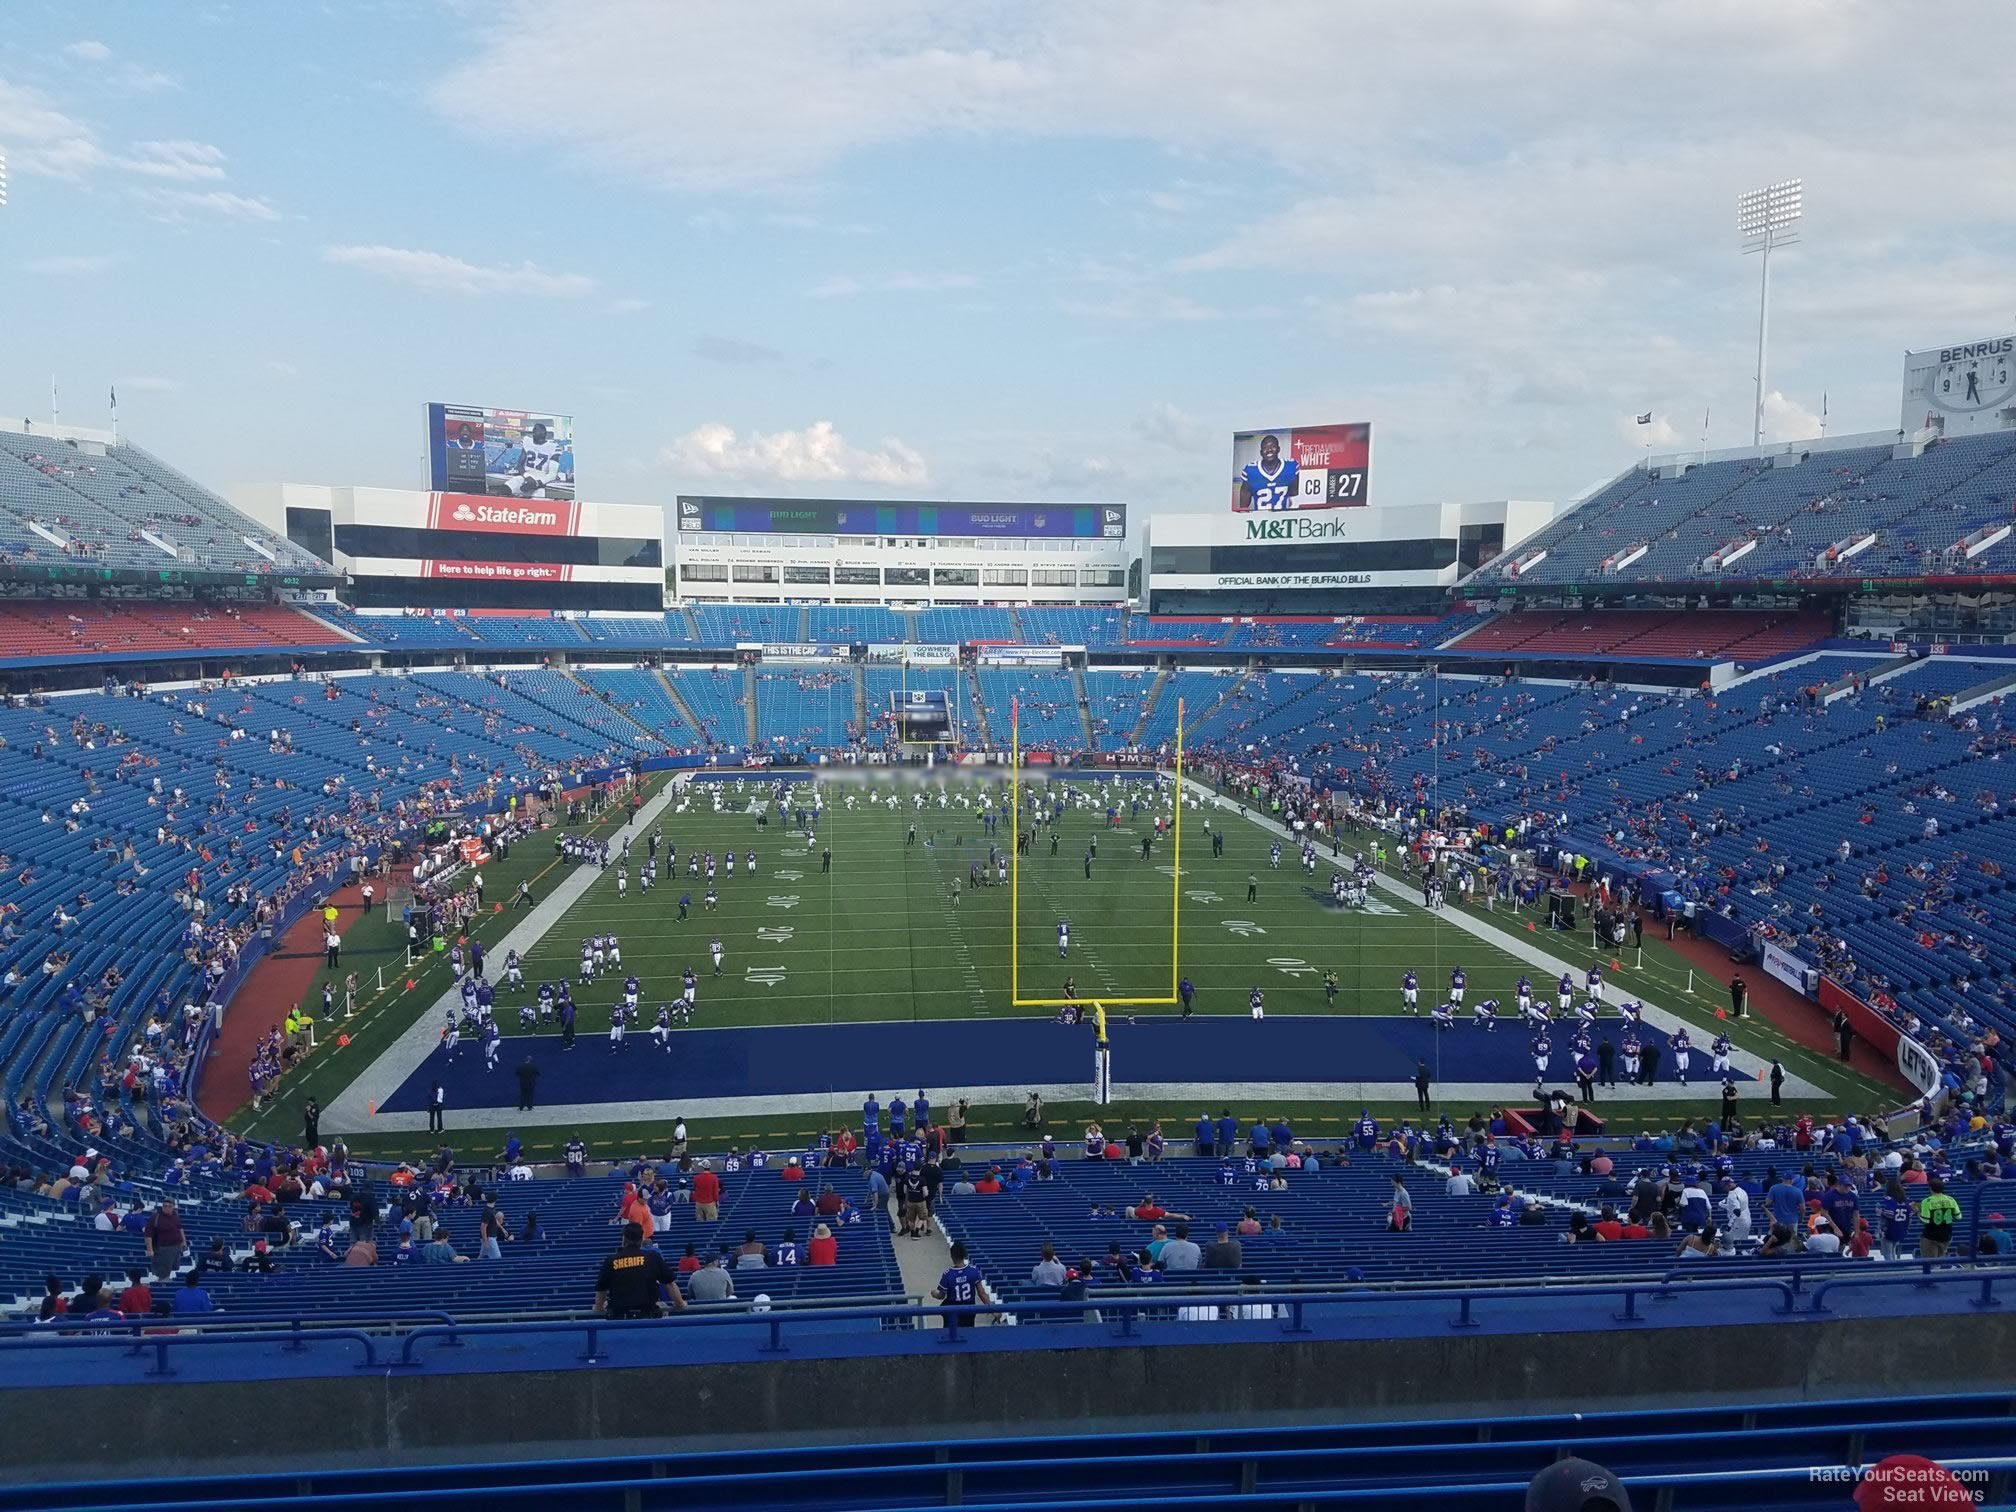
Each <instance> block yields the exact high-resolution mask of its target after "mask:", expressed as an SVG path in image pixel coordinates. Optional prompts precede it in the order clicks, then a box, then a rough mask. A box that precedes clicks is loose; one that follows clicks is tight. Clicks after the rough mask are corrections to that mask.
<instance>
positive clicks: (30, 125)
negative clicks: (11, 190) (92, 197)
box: [0, 79, 105, 180]
mask: <svg viewBox="0 0 2016 1512" xmlns="http://www.w3.org/2000/svg"><path fill="white" fill-rule="evenodd" d="M0 142H5V143H6V144H7V164H8V166H9V167H10V168H12V169H13V170H14V171H15V172H17V173H29V174H36V175H39V176H41V177H44V178H55V179H72V180H74V179H80V178H82V177H83V176H84V175H85V174H87V173H90V172H92V171H93V170H94V169H97V168H101V167H103V166H104V164H105V150H104V148H102V147H100V146H99V145H98V142H97V138H96V136H95V134H94V133H93V132H92V130H91V128H90V127H89V126H87V125H85V124H84V123H83V122H82V121H79V120H77V119H76V118H75V117H73V116H69V115H66V114H64V112H62V111H61V110H58V109H57V108H56V107H55V105H54V104H52V103H51V102H50V100H49V98H48V96H46V95H44V94H43V93H41V92H40V91H39V90H35V89H30V88H28V87H27V86H25V85H20V84H12V83H9V82H8V81H7V80H5V79H0Z"/></svg>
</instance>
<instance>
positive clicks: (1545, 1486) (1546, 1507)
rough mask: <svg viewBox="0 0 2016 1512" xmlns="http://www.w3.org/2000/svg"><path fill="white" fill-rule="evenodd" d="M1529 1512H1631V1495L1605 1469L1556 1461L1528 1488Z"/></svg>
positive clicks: (1579, 1462)
mask: <svg viewBox="0 0 2016 1512" xmlns="http://www.w3.org/2000/svg"><path fill="white" fill-rule="evenodd" d="M1526 1512H1631V1493H1630V1492H1628V1491H1626V1490H1625V1489H1624V1483H1623V1482H1622V1481H1620V1480H1618V1479H1617V1477H1616V1476H1614V1475H1612V1474H1611V1473H1610V1472H1609V1471H1608V1470H1605V1469H1604V1468H1603V1467H1602V1466H1601V1465H1597V1464H1591V1463H1590V1462H1589V1461H1588V1460H1585V1459H1564V1460H1556V1461H1555V1462H1554V1463H1553V1464H1551V1465H1549V1466H1548V1467H1547V1468H1546V1469H1545V1470H1542V1471H1541V1472H1540V1473H1539V1474H1538V1475H1536V1476H1534V1477H1533V1481H1532V1484H1530V1485H1528V1486H1527V1488H1526Z"/></svg>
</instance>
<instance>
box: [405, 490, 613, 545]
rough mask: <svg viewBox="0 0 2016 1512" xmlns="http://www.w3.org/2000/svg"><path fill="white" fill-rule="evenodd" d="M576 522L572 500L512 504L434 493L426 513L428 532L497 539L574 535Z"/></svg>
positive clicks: (577, 511) (577, 507)
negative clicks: (469, 532)
mask: <svg viewBox="0 0 2016 1512" xmlns="http://www.w3.org/2000/svg"><path fill="white" fill-rule="evenodd" d="M580 519H581V506H580V505H579V504H577V503H575V502H574V501H573V500H572V499H536V500H532V501H530V502H527V503H516V502H504V501H500V500H497V499H491V498H486V497H484V496H483V495H481V494H459V493H437V494H436V495H434V497H433V499H432V500H431V501H429V505H428V510H427V524H428V527H429V528H430V529H433V530H476V531H494V532H496V533H497V534H499V535H544V536H571V535H577V534H579V529H578V526H579V523H580Z"/></svg>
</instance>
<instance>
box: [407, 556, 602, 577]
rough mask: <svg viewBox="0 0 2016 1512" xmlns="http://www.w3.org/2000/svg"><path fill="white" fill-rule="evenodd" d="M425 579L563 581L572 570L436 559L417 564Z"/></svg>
mask: <svg viewBox="0 0 2016 1512" xmlns="http://www.w3.org/2000/svg"><path fill="white" fill-rule="evenodd" d="M420 576H422V577H425V578H460V579H463V580H465V581H468V580H475V581H479V582H489V583H565V582H569V581H571V580H572V579H573V576H574V569H573V568H572V567H567V566H563V565H561V564H559V563H556V562H437V561H434V560H432V559H431V558H430V559H428V560H426V561H423V562H422V563H421V564H420Z"/></svg>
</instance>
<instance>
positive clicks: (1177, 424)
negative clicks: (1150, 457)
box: [1134, 403, 1217, 451]
mask: <svg viewBox="0 0 2016 1512" xmlns="http://www.w3.org/2000/svg"><path fill="white" fill-rule="evenodd" d="M1134 433H1135V434H1136V435H1137V436H1139V437H1140V438H1141V439H1142V440H1143V441H1147V442H1149V443H1151V444H1152V445H1155V446H1159V447H1161V448H1163V449H1164V450H1167V451H1198V450H1201V449H1203V448H1204V447H1207V446H1209V445H1211V444H1212V442H1213V441H1214V440H1215V439H1217V433H1216V432H1215V431H1213V430H1212V429H1211V427H1210V426H1209V425H1207V424H1205V423H1204V422H1203V421H1202V420H1199V419H1198V418H1197V417H1196V416H1195V415H1186V414H1185V413H1184V412H1183V411H1182V410H1180V409H1178V408H1177V407H1176V406H1175V405H1173V404H1167V403H1160V404H1151V405H1150V406H1148V408H1147V409H1146V410H1145V411H1144V412H1143V413H1141V414H1139V415H1136V416H1135V417H1134Z"/></svg>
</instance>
